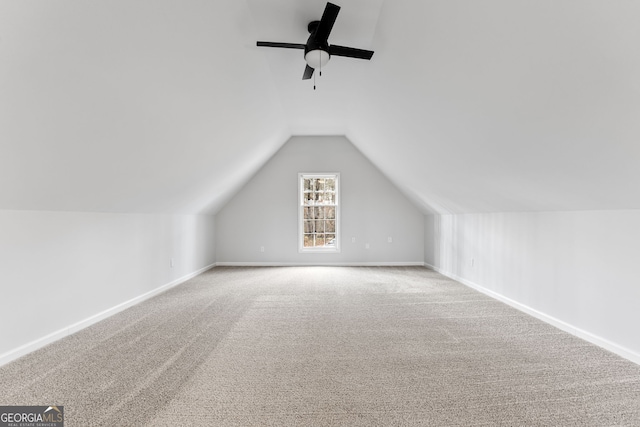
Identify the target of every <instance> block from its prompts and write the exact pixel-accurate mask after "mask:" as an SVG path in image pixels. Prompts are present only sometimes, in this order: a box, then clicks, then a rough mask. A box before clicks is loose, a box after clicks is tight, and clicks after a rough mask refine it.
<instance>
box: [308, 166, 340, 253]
mask: <svg viewBox="0 0 640 427" xmlns="http://www.w3.org/2000/svg"><path fill="white" fill-rule="evenodd" d="M339 180H340V174H338V173H332V174H305V173H301V174H299V180H298V182H299V183H298V185H299V191H298V193H299V203H298V209H299V214H298V218H299V219H298V230H299V232H298V241H299V250H300V252H340V239H339V229H340V227H339V226H338V223H339V220H340V202H339V200H340V197H339Z"/></svg>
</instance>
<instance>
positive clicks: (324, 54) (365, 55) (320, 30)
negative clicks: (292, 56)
mask: <svg viewBox="0 0 640 427" xmlns="http://www.w3.org/2000/svg"><path fill="white" fill-rule="evenodd" d="M338 12H340V6H337V5H335V4H333V3H327V6H326V7H325V9H324V13H323V14H322V18H321V19H320V21H312V22H310V23H309V25H308V26H307V30H308V31H309V38H308V39H307V43H306V44H301V43H280V42H263V41H259V42H257V43H256V45H257V46H262V47H278V48H284V49H304V60H305V61H306V63H307V65H306V67H305V69H304V73H303V74H302V80H308V79H310V78H311V77H312V76H313V75H314V71H315V70H319V71H320V72H321V70H322V68H323V67H324V66H325V65H327V63H328V62H329V59H331V56H345V57H348V58H359V59H367V60H369V59H371V57H372V56H373V51H371V50H364V49H356V48H353V47H346V46H338V45H330V44H329V34H331V30H332V29H333V24H334V23H335V22H336V18H337V17H338ZM314 89H315V85H314Z"/></svg>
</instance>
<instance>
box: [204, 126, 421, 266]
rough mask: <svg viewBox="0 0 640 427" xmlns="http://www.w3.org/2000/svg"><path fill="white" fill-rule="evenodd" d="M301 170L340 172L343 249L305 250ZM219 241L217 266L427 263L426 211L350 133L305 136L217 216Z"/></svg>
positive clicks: (282, 152) (273, 160)
mask: <svg viewBox="0 0 640 427" xmlns="http://www.w3.org/2000/svg"><path fill="white" fill-rule="evenodd" d="M300 172H340V180H341V182H340V185H341V196H340V199H341V233H342V241H341V246H342V247H341V252H340V253H331V254H317V253H316V254H309V253H303V254H301V253H298V241H297V238H298V225H297V220H298V173H300ZM354 237H355V243H352V238H354ZM388 237H391V238H392V241H393V242H392V243H388V242H387V239H388ZM216 242H217V246H216V247H217V249H216V252H217V264H218V265H242V264H265V265H269V264H385V265H389V264H419V265H422V263H423V261H424V216H423V215H422V213H421V212H420V211H419V210H418V209H417V208H416V207H415V205H413V204H412V203H411V202H410V201H409V200H408V199H407V198H406V197H405V196H404V195H403V194H402V193H400V192H399V191H398V189H397V188H396V187H395V186H394V185H393V184H391V183H390V182H389V180H388V179H387V178H386V177H385V176H384V175H382V174H381V173H380V171H379V170H378V169H377V168H375V167H374V166H373V165H372V164H371V162H369V161H368V160H367V159H366V158H365V157H364V156H363V155H362V154H361V153H360V152H359V151H358V150H357V149H356V148H355V147H354V146H353V145H352V144H351V143H350V142H349V140H347V139H346V138H344V137H338V136H329V137H326V136H323V137H319V136H305V137H300V136H299V137H293V138H291V139H290V140H289V141H288V142H287V143H286V144H285V145H284V146H283V147H282V148H281V149H280V150H279V151H278V152H277V153H276V154H275V155H274V156H273V157H272V158H271V159H270V160H269V161H268V162H267V163H266V164H265V166H264V167H263V168H262V169H261V170H260V171H258V173H257V174H256V175H255V176H254V177H253V178H252V179H251V180H250V181H249V182H248V183H247V184H246V185H245V187H244V188H243V189H242V190H241V191H240V192H239V193H238V194H236V196H235V197H234V198H233V199H231V201H230V202H229V203H228V204H227V205H226V206H225V207H224V208H223V209H222V210H221V211H220V212H218V213H217V214H216ZM367 243H368V244H369V246H370V248H369V249H365V244H367ZM261 247H264V248H265V251H264V252H260V248H261Z"/></svg>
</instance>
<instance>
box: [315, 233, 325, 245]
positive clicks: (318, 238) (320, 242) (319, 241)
mask: <svg viewBox="0 0 640 427" xmlns="http://www.w3.org/2000/svg"><path fill="white" fill-rule="evenodd" d="M314 246H324V234H316V242H315V245H314Z"/></svg>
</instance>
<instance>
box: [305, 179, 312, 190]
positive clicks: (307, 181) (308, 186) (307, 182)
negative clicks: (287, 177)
mask: <svg viewBox="0 0 640 427" xmlns="http://www.w3.org/2000/svg"><path fill="white" fill-rule="evenodd" d="M304 191H313V187H312V183H311V180H310V179H309V178H305V179H304Z"/></svg>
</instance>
